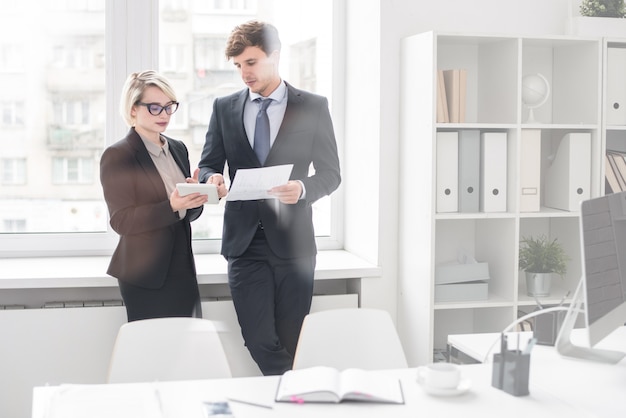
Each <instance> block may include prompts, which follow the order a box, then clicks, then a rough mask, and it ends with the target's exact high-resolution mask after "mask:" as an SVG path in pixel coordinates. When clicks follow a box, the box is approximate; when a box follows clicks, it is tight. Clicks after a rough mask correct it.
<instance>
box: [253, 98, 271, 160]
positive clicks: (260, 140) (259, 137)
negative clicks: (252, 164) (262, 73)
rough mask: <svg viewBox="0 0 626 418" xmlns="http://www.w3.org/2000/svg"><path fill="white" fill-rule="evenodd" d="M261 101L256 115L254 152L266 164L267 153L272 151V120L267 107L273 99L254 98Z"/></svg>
mask: <svg viewBox="0 0 626 418" xmlns="http://www.w3.org/2000/svg"><path fill="white" fill-rule="evenodd" d="M254 100H255V101H256V102H261V106H260V109H259V113H258V114H257V115H256V127H255V128H254V152H255V153H256V155H257V157H258V158H259V161H260V162H261V165H263V164H265V159H266V158H267V154H269V153H270V120H269V118H268V117H267V107H268V106H269V105H270V103H271V102H272V99H265V100H263V99H261V98H258V99H254Z"/></svg>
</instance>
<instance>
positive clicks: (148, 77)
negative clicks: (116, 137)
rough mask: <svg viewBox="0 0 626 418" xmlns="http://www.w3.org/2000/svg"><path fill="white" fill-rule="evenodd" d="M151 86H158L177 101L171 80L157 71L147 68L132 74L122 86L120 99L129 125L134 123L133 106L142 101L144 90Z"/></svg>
mask: <svg viewBox="0 0 626 418" xmlns="http://www.w3.org/2000/svg"><path fill="white" fill-rule="evenodd" d="M150 86H155V87H158V88H159V89H161V91H162V92H163V93H165V95H166V96H167V97H168V98H169V99H170V100H171V101H173V102H176V101H177V100H176V93H174V89H173V88H172V86H171V85H170V82H169V81H168V80H167V78H165V77H164V76H162V75H160V74H159V73H157V72H156V71H153V70H147V71H142V72H139V73H132V74H130V75H129V76H128V78H127V79H126V82H125V83H124V87H123V88H122V97H121V100H120V113H121V115H122V117H123V118H124V121H125V122H126V124H127V125H128V126H133V125H134V118H133V117H132V115H131V111H132V109H133V106H135V105H136V104H137V103H138V102H140V101H141V98H142V96H143V92H144V91H145V90H146V88H148V87H150Z"/></svg>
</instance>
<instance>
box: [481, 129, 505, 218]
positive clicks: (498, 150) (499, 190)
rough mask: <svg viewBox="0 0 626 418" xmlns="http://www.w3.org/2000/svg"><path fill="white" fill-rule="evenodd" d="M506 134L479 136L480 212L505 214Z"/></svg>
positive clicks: (484, 133) (486, 133)
mask: <svg viewBox="0 0 626 418" xmlns="http://www.w3.org/2000/svg"><path fill="white" fill-rule="evenodd" d="M506 188H507V134H506V132H483V133H482V134H481V166H480V210H481V211H482V212H506V204H507V190H506Z"/></svg>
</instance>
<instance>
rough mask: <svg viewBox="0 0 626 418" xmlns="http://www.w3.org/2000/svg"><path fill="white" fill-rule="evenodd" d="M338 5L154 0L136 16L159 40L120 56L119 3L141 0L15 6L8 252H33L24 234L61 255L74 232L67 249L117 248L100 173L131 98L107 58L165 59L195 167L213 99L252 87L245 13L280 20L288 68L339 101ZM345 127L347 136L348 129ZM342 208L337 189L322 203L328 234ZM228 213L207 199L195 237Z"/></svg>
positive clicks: (210, 231) (322, 225)
mask: <svg viewBox="0 0 626 418" xmlns="http://www.w3.org/2000/svg"><path fill="white" fill-rule="evenodd" d="M107 3H109V4H107ZM111 3H112V4H111ZM333 3H334V2H333V1H332V0H290V1H289V2H284V1H281V0H237V1H232V0H231V1H221V0H215V1H208V0H207V1H197V0H160V1H159V2H156V1H154V2H146V0H144V3H143V4H144V5H145V4H150V5H153V4H154V5H157V4H158V7H154V8H153V10H146V12H145V13H139V14H138V16H139V17H138V18H137V17H136V18H135V19H140V20H142V21H137V22H136V23H137V27H139V28H142V27H143V28H149V27H150V26H151V24H152V22H154V21H156V22H158V28H159V29H158V36H155V37H154V38H157V39H154V40H152V41H154V42H155V44H154V45H152V46H150V45H148V46H147V47H146V48H145V50H141V51H136V50H135V51H126V50H121V49H123V48H117V49H114V50H113V53H111V54H109V55H108V56H107V55H106V42H107V41H106V40H107V39H108V38H107V34H106V32H105V31H106V30H107V28H108V29H109V30H110V29H112V30H124V29H125V28H117V27H116V25H117V23H118V22H116V21H115V20H114V21H113V24H110V22H109V24H107V21H106V19H107V17H109V18H111V16H115V14H114V13H115V10H114V9H115V8H117V9H120V8H122V6H124V5H126V6H124V7H131V6H134V7H137V6H136V3H134V2H133V0H112V1H109V0H106V1H105V0H72V1H58V2H57V1H55V2H49V1H47V0H23V1H20V2H15V3H14V4H12V5H11V7H7V8H6V9H5V10H3V12H2V14H0V89H2V91H3V97H2V99H1V100H0V146H1V147H2V150H3V155H2V158H1V159H0V169H1V172H0V173H1V177H0V185H1V186H2V187H1V188H0V257H3V256H11V255H31V254H21V253H20V252H19V251H17V252H16V253H14V252H13V251H9V250H13V247H14V243H20V245H23V247H24V248H36V249H38V250H37V251H35V252H36V253H40V254H42V255H46V254H47V252H46V247H47V246H50V250H51V252H50V254H51V255H63V250H62V249H61V250H60V249H59V248H63V245H59V243H69V242H71V241H75V242H76V243H75V244H73V245H68V246H67V248H81V249H82V250H84V253H85V254H88V253H90V250H89V248H91V247H93V248H94V252H93V253H107V251H110V250H111V249H112V248H113V247H112V243H114V242H115V240H114V239H111V237H112V232H111V231H110V230H109V226H108V214H107V211H106V205H105V204H104V200H103V197H102V190H101V186H100V182H99V171H98V170H99V158H100V155H101V153H102V151H103V150H104V148H105V147H106V146H108V145H109V144H110V143H113V142H115V141H116V140H118V139H119V138H116V137H115V135H113V134H107V129H108V128H110V126H111V125H110V118H120V116H119V113H117V112H115V113H114V114H110V113H111V107H110V106H109V107H107V101H110V100H113V101H114V102H116V103H117V102H118V100H119V98H117V97H112V96H113V95H114V92H115V91H119V86H111V85H107V80H108V79H107V68H112V67H111V66H116V65H117V66H119V65H122V64H123V63H124V60H125V59H127V56H128V55H133V54H140V55H142V61H143V62H146V61H147V62H150V61H151V62H158V65H157V67H158V68H156V69H157V70H159V71H160V72H162V73H164V74H165V75H166V76H167V77H168V78H170V80H171V81H172V83H173V84H174V87H175V89H176V92H177V94H178V96H179V101H180V103H181V107H180V109H179V111H178V112H177V113H176V114H175V115H174V116H173V118H172V121H171V123H170V126H169V128H168V131H167V132H166V134H169V135H171V136H172V137H174V138H177V139H180V140H183V141H184V142H185V143H186V145H187V147H188V148H189V151H190V161H191V164H192V166H193V165H194V164H197V163H198V161H199V158H200V152H201V150H202V146H203V144H204V136H205V134H206V130H207V127H208V122H209V120H210V117H211V110H212V103H213V100H215V98H216V97H219V96H223V95H227V94H230V93H231V92H233V91H237V90H239V89H241V88H244V85H243V84H242V83H241V80H240V78H239V76H238V74H237V73H236V71H235V68H234V66H233V65H232V63H231V62H229V61H227V60H226V58H225V57H224V45H225V42H226V38H227V36H228V34H229V33H230V31H231V30H232V28H233V27H234V26H235V25H237V24H239V23H242V22H244V21H247V20H250V19H255V18H258V19H262V20H267V21H270V22H272V23H274V24H275V25H276V26H277V27H278V28H279V31H280V34H281V39H282V41H283V48H282V53H281V63H282V65H284V66H285V69H283V70H281V74H283V76H284V77H285V79H286V80H287V81H288V82H290V83H291V84H293V85H294V86H296V87H299V88H302V89H306V90H309V91H313V92H316V93H319V94H322V95H324V96H326V97H328V98H329V101H330V102H331V104H332V95H333V86H332V81H333V70H332V67H333V66H332V64H333V62H332V59H333V35H334V32H333V28H334V26H333V19H332V17H329V16H332V14H333V11H334V8H335V7H336V5H334V4H333ZM143 19H145V21H144V20H143ZM129 36H131V35H129ZM129 48H131V47H130V46H129ZM144 54H145V56H144ZM155 54H156V55H157V56H156V57H155V56H154V55H155ZM125 65H128V64H127V63H126V64H125ZM141 69H146V68H141ZM136 70H140V69H139V68H138V69H136ZM107 109H108V110H109V114H107ZM331 109H332V107H331ZM336 126H337V124H336ZM337 137H338V141H341V134H340V132H337ZM332 213H333V212H332V200H331V198H325V199H322V200H320V201H319V202H318V203H317V204H316V205H315V206H314V222H315V227H316V235H317V236H318V239H320V240H323V239H325V238H328V237H331V235H332V230H333V216H335V215H331V214H332ZM221 219H222V206H221V205H217V206H207V207H206V208H205V211H204V214H203V215H202V217H201V219H200V220H199V221H197V222H194V228H193V231H194V242H202V241H213V242H219V239H220V237H221V228H222V224H221ZM334 221H336V219H335V220H334ZM81 233H82V234H81ZM17 238H19V240H17V241H16V239H17ZM53 238H55V239H53ZM56 238H58V239H56ZM29 240H32V241H33V243H36V245H31V246H30V247H29V246H28V245H27V244H26V243H25V242H27V241H29ZM81 241H84V242H83V244H81ZM99 241H103V242H104V241H107V242H109V243H110V244H99V243H98V242H99ZM46 242H48V244H46ZM94 243H95V244H94ZM194 245H195V244H194ZM321 247H323V245H322V246H321ZM211 248H213V249H214V250H215V249H217V248H218V246H217V245H212V246H211ZM65 255H72V253H71V252H70V253H68V254H65Z"/></svg>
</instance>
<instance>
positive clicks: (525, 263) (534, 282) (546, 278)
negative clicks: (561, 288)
mask: <svg viewBox="0 0 626 418" xmlns="http://www.w3.org/2000/svg"><path fill="white" fill-rule="evenodd" d="M568 261H569V257H568V256H567V254H566V253H565V250H564V249H563V247H562V246H561V244H560V243H559V242H558V241H557V239H556V238H554V239H548V237H546V236H545V235H541V236H539V237H536V238H534V237H528V238H522V240H521V241H520V249H519V268H520V270H524V272H525V273H526V290H527V293H528V295H529V296H536V297H539V296H542V297H543V296H550V286H551V282H552V275H553V274H558V275H559V276H561V277H563V276H564V275H565V273H567V262H568Z"/></svg>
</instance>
